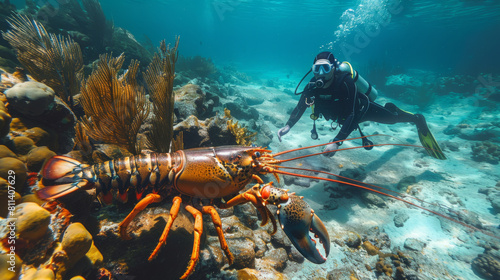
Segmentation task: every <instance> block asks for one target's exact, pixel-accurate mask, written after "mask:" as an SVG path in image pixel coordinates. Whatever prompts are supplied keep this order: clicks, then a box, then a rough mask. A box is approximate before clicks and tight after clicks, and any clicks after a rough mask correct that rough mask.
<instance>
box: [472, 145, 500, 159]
mask: <svg viewBox="0 0 500 280" xmlns="http://www.w3.org/2000/svg"><path fill="white" fill-rule="evenodd" d="M471 149H472V159H474V160H475V161H479V162H489V163H492V164H498V162H499V161H500V145H498V144H494V143H492V142H489V141H483V142H478V143H474V144H473V145H472V147H471Z"/></svg>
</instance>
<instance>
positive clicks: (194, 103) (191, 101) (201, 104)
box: [174, 84, 214, 120]
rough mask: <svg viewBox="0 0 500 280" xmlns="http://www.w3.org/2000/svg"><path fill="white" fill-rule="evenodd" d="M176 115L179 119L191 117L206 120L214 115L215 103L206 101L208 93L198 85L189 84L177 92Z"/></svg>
mask: <svg viewBox="0 0 500 280" xmlns="http://www.w3.org/2000/svg"><path fill="white" fill-rule="evenodd" d="M174 94H175V113H176V115H177V118H178V119H181V120H183V119H186V118H188V117H189V116H191V115H194V116H196V117H197V118H205V117H208V116H211V115H213V107H214V101H212V100H208V101H205V100H206V98H205V97H206V93H205V92H204V91H203V90H202V89H201V88H200V86H198V85H194V84H187V85H185V86H183V87H182V88H180V89H178V90H176V91H175V93H174Z"/></svg>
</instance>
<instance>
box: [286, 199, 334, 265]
mask: <svg viewBox="0 0 500 280" xmlns="http://www.w3.org/2000/svg"><path fill="white" fill-rule="evenodd" d="M280 206H281V207H280V209H279V210H278V218H279V221H280V224H281V228H282V229H283V231H284V232H285V233H286V235H287V236H288V238H289V239H290V241H291V242H292V244H293V246H295V248H297V250H298V251H299V252H300V253H301V254H302V255H303V256H304V257H305V258H306V259H308V260H309V261H311V262H313V263H317V264H320V263H324V262H325V261H326V258H327V257H328V254H329V253H330V236H329V235H328V231H327V230H326V227H325V225H324V224H323V222H322V221H321V219H320V218H319V217H318V216H317V215H316V214H314V210H312V209H311V206H309V204H308V203H307V202H305V201H304V200H302V198H300V197H298V196H296V195H293V194H291V195H290V196H289V199H288V201H287V202H286V203H283V204H280ZM318 241H319V244H318ZM320 245H322V247H323V254H324V255H323V254H322V253H321V251H320V250H321V248H320V247H318V246H320Z"/></svg>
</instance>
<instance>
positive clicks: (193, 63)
mask: <svg viewBox="0 0 500 280" xmlns="http://www.w3.org/2000/svg"><path fill="white" fill-rule="evenodd" d="M177 70H178V71H180V72H184V74H185V75H187V76H188V77H190V78H192V79H193V78H209V77H211V76H213V75H215V74H216V73H217V68H216V67H215V64H214V63H213V62H212V59H211V58H205V57H201V56H194V57H184V56H180V57H179V61H178V63H177Z"/></svg>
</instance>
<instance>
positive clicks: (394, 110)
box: [362, 102, 425, 124]
mask: <svg viewBox="0 0 500 280" xmlns="http://www.w3.org/2000/svg"><path fill="white" fill-rule="evenodd" d="M419 115H420V114H412V113H410V112H406V111H403V110H401V109H399V108H398V107H397V106H396V105H394V104H393V103H387V104H385V106H384V107H382V106H381V105H380V104H377V103H374V102H370V105H369V107H368V111H367V112H366V114H365V115H364V117H363V119H362V121H374V122H378V123H385V124H395V123H401V122H412V123H415V124H416V123H417V122H418V119H419ZM420 116H421V115H420ZM424 121H425V119H424Z"/></svg>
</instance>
